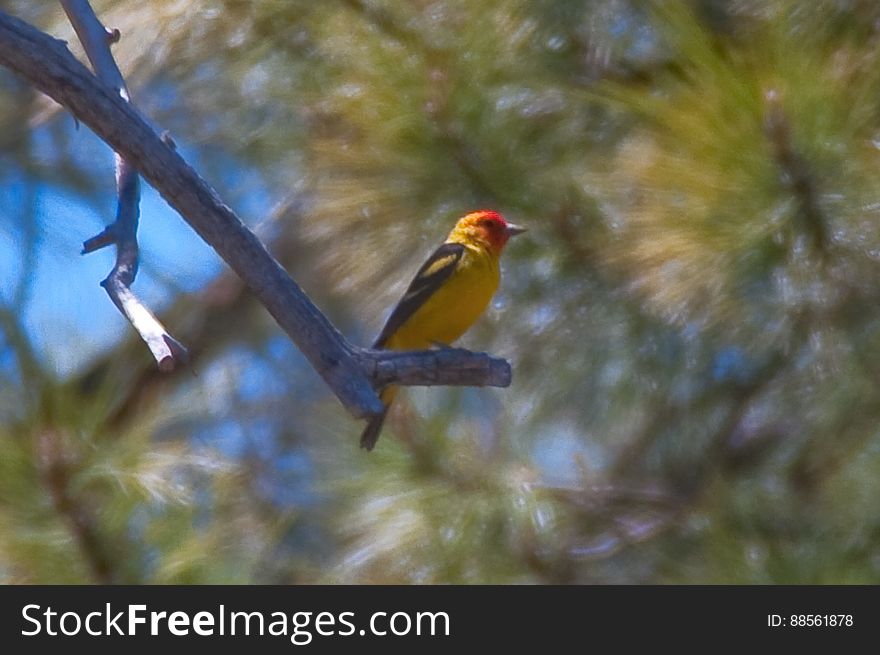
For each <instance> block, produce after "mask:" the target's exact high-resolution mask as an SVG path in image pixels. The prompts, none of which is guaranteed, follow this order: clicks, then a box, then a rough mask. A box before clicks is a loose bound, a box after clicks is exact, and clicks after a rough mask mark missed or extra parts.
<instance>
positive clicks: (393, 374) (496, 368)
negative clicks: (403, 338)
mask: <svg viewBox="0 0 880 655" xmlns="http://www.w3.org/2000/svg"><path fill="white" fill-rule="evenodd" d="M357 358H358V360H359V361H360V363H361V366H362V367H363V369H364V371H366V373H367V375H368V376H369V377H370V379H371V380H372V381H373V384H374V385H376V386H377V387H383V386H385V385H388V384H402V385H421V386H436V385H457V386H472V387H479V386H491V387H506V386H509V385H510V378H511V373H510V365H509V364H508V363H507V362H506V361H504V360H503V359H498V358H497V357H492V356H490V355H488V354H486V353H475V352H471V351H470V350H463V349H461V348H441V349H439V350H412V351H402V352H389V351H387V350H358V351H357Z"/></svg>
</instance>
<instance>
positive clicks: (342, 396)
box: [0, 12, 510, 418]
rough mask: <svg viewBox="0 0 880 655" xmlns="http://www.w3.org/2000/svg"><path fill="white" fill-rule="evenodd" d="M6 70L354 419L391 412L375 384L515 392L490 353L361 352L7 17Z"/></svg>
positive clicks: (184, 168) (62, 58) (2, 17)
mask: <svg viewBox="0 0 880 655" xmlns="http://www.w3.org/2000/svg"><path fill="white" fill-rule="evenodd" d="M0 64H2V65H3V66H5V67H7V68H9V69H10V70H11V71H13V72H14V73H16V74H18V75H19V76H21V77H22V78H24V79H25V80H27V81H28V82H29V83H30V84H32V85H33V86H34V87H35V88H37V89H39V90H40V91H42V92H43V93H45V94H46V95H48V96H50V97H51V98H53V99H54V100H55V101H57V102H58V103H60V104H61V105H63V106H65V107H67V109H68V110H69V111H70V112H71V113H72V114H73V115H74V116H75V117H76V118H77V119H79V120H80V121H82V122H83V123H84V124H85V125H88V126H89V127H90V128H91V129H92V130H93V131H94V132H95V133H96V134H97V135H98V136H99V137H100V138H101V139H103V140H104V141H105V142H106V143H107V144H109V145H110V146H111V147H112V148H113V149H114V150H115V151H116V152H117V153H119V154H120V155H121V156H122V157H124V158H125V159H126V160H128V161H130V162H131V163H132V164H133V165H134V166H135V167H136V168H137V170H138V171H140V173H141V175H142V176H143V177H144V178H145V179H146V180H147V181H148V182H149V183H150V184H151V185H153V187H155V188H156V190H157V191H159V193H160V194H161V195H162V197H163V198H165V200H166V201H167V202H168V203H169V204H170V205H171V206H172V207H174V209H176V210H177V211H178V212H179V213H180V215H181V216H182V217H183V218H184V220H186V221H187V223H189V224H190V225H191V226H192V228H193V229H194V230H195V231H196V232H197V233H198V234H199V235H200V236H201V237H202V238H203V239H204V240H205V241H206V242H207V243H208V244H209V245H210V246H211V247H212V248H213V249H214V250H215V251H216V252H217V253H218V254H219V255H220V256H221V257H222V258H223V259H224V260H225V261H226V263H227V264H229V266H230V267H231V268H232V270H234V271H235V273H236V274H237V275H238V276H239V277H241V279H242V280H243V281H244V282H245V284H247V285H248V287H250V289H251V290H252V291H253V293H254V294H255V295H256V297H257V298H258V299H259V300H260V302H261V303H262V304H263V305H264V306H265V307H266V309H267V310H268V311H269V313H270V314H271V315H272V316H273V317H274V318H275V320H276V321H277V322H278V324H279V325H280V326H281V327H282V328H283V329H284V330H285V332H287V334H288V335H289V336H290V338H291V339H292V340H293V342H294V343H295V344H296V345H297V347H298V348H299V349H300V350H301V351H302V353H303V354H304V355H305V357H306V358H307V359H308V360H309V362H310V363H311V364H312V366H313V367H314V368H315V370H316V371H317V372H318V373H319V374H320V375H321V376H322V377H323V378H324V380H325V381H326V382H327V384H328V385H329V386H330V388H331V389H332V390H333V392H334V393H335V394H336V396H337V397H338V398H339V400H340V401H341V402H342V404H343V405H345V407H346V408H347V409H348V410H349V411H350V412H351V413H352V414H353V415H354V416H356V417H359V418H367V417H370V416H374V415H376V414H378V413H380V412H381V411H382V409H383V408H382V404H381V402H380V401H379V398H378V396H377V395H376V392H375V390H374V385H375V386H376V387H381V386H383V385H385V384H390V383H396V384H406V385H416V384H428V385H430V384H468V385H477V384H482V385H493V386H507V385H508V384H509V383H510V365H509V364H508V363H507V362H505V361H504V360H500V359H495V358H491V357H489V356H488V355H485V354H480V353H469V352H467V351H461V350H451V351H444V350H441V351H423V352H419V353H416V352H412V353H393V352H381V351H378V352H376V351H366V350H361V349H359V348H356V347H355V346H353V345H351V344H350V343H348V341H346V340H345V338H344V337H343V336H342V335H341V334H340V333H339V331H338V330H337V329H336V328H335V327H334V326H333V325H332V324H331V323H330V322H329V321H328V320H327V318H326V317H325V316H324V315H323V314H322V313H321V312H320V310H318V308H317V307H316V306H315V305H314V304H313V303H312V301H311V300H310V299H309V298H308V296H306V294H305V293H304V292H303V291H302V289H301V288H300V287H299V285H297V284H296V282H294V280H293V279H291V277H290V276H289V275H288V274H287V272H286V271H285V270H284V269H283V268H282V267H281V266H280V265H279V264H278V262H276V261H275V260H274V259H273V258H272V256H271V255H270V254H269V253H268V252H267V251H266V249H265V248H264V247H263V245H262V244H261V243H260V241H259V240H258V239H257V237H256V236H255V235H254V234H253V232H251V231H250V230H249V229H248V228H247V227H246V226H245V225H244V224H243V223H242V222H241V220H239V218H238V216H236V215H235V213H234V212H233V211H232V210H231V209H230V208H229V207H227V206H226V205H225V204H224V203H223V202H222V201H221V200H220V198H219V196H218V195H217V193H216V191H214V189H213V188H211V186H210V185H208V183H207V182H205V181H204V180H203V179H202V178H201V177H200V176H199V174H198V173H197V172H196V171H195V170H193V168H192V167H191V166H189V165H188V164H187V163H186V162H185V161H184V160H183V158H182V157H181V156H180V155H179V154H178V152H177V151H176V150H175V149H174V148H173V147H171V146H170V145H168V144H167V143H165V141H164V140H163V139H162V138H161V137H160V136H158V135H157V134H156V133H155V131H154V130H153V129H152V128H151V127H150V126H149V125H148V124H147V122H146V121H145V120H144V119H143V118H142V117H141V115H140V114H139V113H138V112H137V111H136V110H135V109H134V108H133V107H132V106H131V105H129V104H128V103H126V102H125V101H124V100H123V99H122V98H121V97H120V96H119V94H118V93H116V92H114V90H113V89H112V88H109V87H108V86H107V85H106V84H104V83H102V82H101V81H100V80H97V79H96V78H95V77H94V76H93V75H91V74H90V73H89V71H88V70H86V69H85V67H83V65H82V64H80V63H79V61H77V60H76V58H75V57H73V55H71V54H70V52H69V51H68V49H67V47H66V45H65V44H64V43H63V42H61V41H58V40H57V39H53V38H52V37H50V36H48V35H47V34H44V33H43V32H40V31H39V30H37V29H36V28H34V27H32V26H30V25H28V24H27V23H25V22H23V21H21V20H19V19H16V18H14V17H11V16H9V15H7V14H4V13H3V12H0ZM386 362H390V363H386Z"/></svg>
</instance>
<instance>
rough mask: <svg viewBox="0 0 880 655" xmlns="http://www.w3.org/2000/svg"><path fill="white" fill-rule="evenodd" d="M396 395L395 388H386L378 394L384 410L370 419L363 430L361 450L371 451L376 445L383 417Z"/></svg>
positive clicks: (383, 420) (383, 421)
mask: <svg viewBox="0 0 880 655" xmlns="http://www.w3.org/2000/svg"><path fill="white" fill-rule="evenodd" d="M396 395H397V387H386V388H385V389H384V390H383V391H382V393H381V394H379V398H381V399H382V403H383V404H384V405H385V409H384V410H382V413H381V414H379V415H378V416H376V417H374V418H371V419H370V422H369V423H367V427H366V428H364V431H363V433H362V434H361V448H364V449H366V450H367V451H370V450H373V446H375V445H376V441H377V440H378V439H379V433H380V432H382V425H383V424H384V423H385V417H386V416H387V415H388V410H389V409H390V407H391V403H392V401H393V400H394V396H396Z"/></svg>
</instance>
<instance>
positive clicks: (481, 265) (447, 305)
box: [385, 245, 500, 350]
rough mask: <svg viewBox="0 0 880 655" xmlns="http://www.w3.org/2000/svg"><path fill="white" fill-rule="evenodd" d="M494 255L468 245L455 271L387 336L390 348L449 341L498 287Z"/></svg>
mask: <svg viewBox="0 0 880 655" xmlns="http://www.w3.org/2000/svg"><path fill="white" fill-rule="evenodd" d="M499 281H500V273H499V267H498V259H497V257H494V256H492V255H491V254H490V253H489V252H487V251H486V250H484V249H483V248H480V247H478V246H471V245H468V246H466V247H465V251H464V253H463V254H462V257H461V259H460V260H459V262H458V266H457V267H456V270H455V272H454V273H453V274H452V275H451V276H450V277H449V278H448V279H447V280H446V281H445V282H444V284H443V286H441V287H440V288H439V289H438V290H437V291H435V292H434V295H433V296H431V298H429V299H428V300H427V301H426V302H425V304H424V305H422V306H421V307H419V309H417V310H416V311H415V312H414V313H413V315H412V316H410V317H409V319H408V320H407V321H406V323H404V324H403V325H402V326H400V328H399V329H398V330H397V332H396V333H395V334H394V335H393V336H392V337H391V338H390V339H389V340H388V342H387V344H386V346H385V347H386V348H390V349H392V350H419V349H423V348H431V347H432V346H435V345H437V344H444V345H451V344H452V343H453V342H454V341H456V340H457V339H458V338H459V337H460V336H461V335H462V334H464V333H465V332H466V331H467V330H468V328H470V326H471V325H473V324H474V322H476V320H477V319H478V318H479V317H480V315H481V314H482V313H483V311H485V309H486V307H487V305H488V304H489V301H490V300H492V296H493V295H494V293H495V291H496V290H497V289H498V283H499Z"/></svg>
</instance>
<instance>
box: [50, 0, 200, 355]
mask: <svg viewBox="0 0 880 655" xmlns="http://www.w3.org/2000/svg"><path fill="white" fill-rule="evenodd" d="M61 6H62V7H64V11H65V13H66V14H67V17H68V19H69V20H70V24H71V25H73V29H74V30H75V31H76V35H77V37H79V40H80V42H81V43H82V45H83V48H84V49H85V52H86V56H88V58H89V61H90V62H91V63H92V68H94V70H95V75H97V77H98V79H100V80H101V81H102V82H104V84H106V85H107V86H109V87H111V88H112V89H113V90H114V91H116V93H117V94H118V95H119V97H121V98H122V99H123V100H125V101H126V102H130V101H131V99H130V97H129V95H128V89H127V88H126V86H125V80H124V79H123V77H122V73H121V72H120V71H119V67H118V66H117V65H116V62H115V61H114V59H113V55H112V54H111V52H110V43H111V41H115V40H118V38H119V36H118V35H119V33H118V32H110V31H108V30H107V29H105V28H104V26H103V25H102V24H101V22H100V21H99V20H98V17H97V16H96V15H95V12H94V11H92V7H91V6H90V5H89V3H88V0H61ZM114 159H115V164H116V192H117V196H118V204H117V206H116V219H115V220H114V222H113V223H111V224H110V225H109V226H108V227H107V228H106V229H105V230H104V231H103V232H101V233H100V234H99V235H97V236H95V237H92V238H91V239H89V240H88V241H86V242H85V243H84V244H83V254H86V253H90V252H94V251H95V250H98V249H99V248H103V247H105V246H109V245H111V244H113V245H115V246H116V264H115V265H114V266H113V269H112V270H111V271H110V274H109V275H108V276H107V278H106V279H105V280H104V281H103V282H101V286H102V287H104V289H105V290H106V291H107V295H109V296H110V299H111V300H112V301H113V304H114V305H116V307H117V308H118V309H119V311H121V312H122V314H123V315H124V316H125V317H126V318H127V319H128V321H129V323H131V325H132V327H134V329H135V330H137V332H138V334H140V336H141V338H142V339H143V340H144V342H145V343H146V344H147V347H149V349H150V352H151V353H153V357H154V358H155V359H156V362H157V363H158V364H159V369H160V370H162V371H171V370H173V369H174V368H175V366H176V365H177V364H179V363H183V362H185V361H186V358H187V352H186V348H184V347H183V345H182V344H181V343H180V342H178V341H177V340H176V339H175V338H174V337H172V336H171V335H170V334H169V333H168V331H167V330H166V329H165V327H164V326H163V325H162V323H160V322H159V320H158V319H157V318H156V316H155V315H154V314H153V313H152V312H151V311H150V310H149V309H148V308H147V307H146V305H144V304H143V303H142V302H141V301H140V300H139V299H138V297H137V296H136V295H135V294H134V292H133V291H132V290H131V285H132V284H134V279H135V277H136V276H137V271H138V263H139V254H138V253H139V251H138V241H137V228H138V217H139V215H140V209H139V207H140V196H141V184H140V178H139V177H138V174H137V170H135V167H134V166H132V164H131V163H130V162H129V161H128V160H127V159H125V158H124V157H122V156H121V155H119V153H117V154H116V157H115V158H114Z"/></svg>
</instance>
